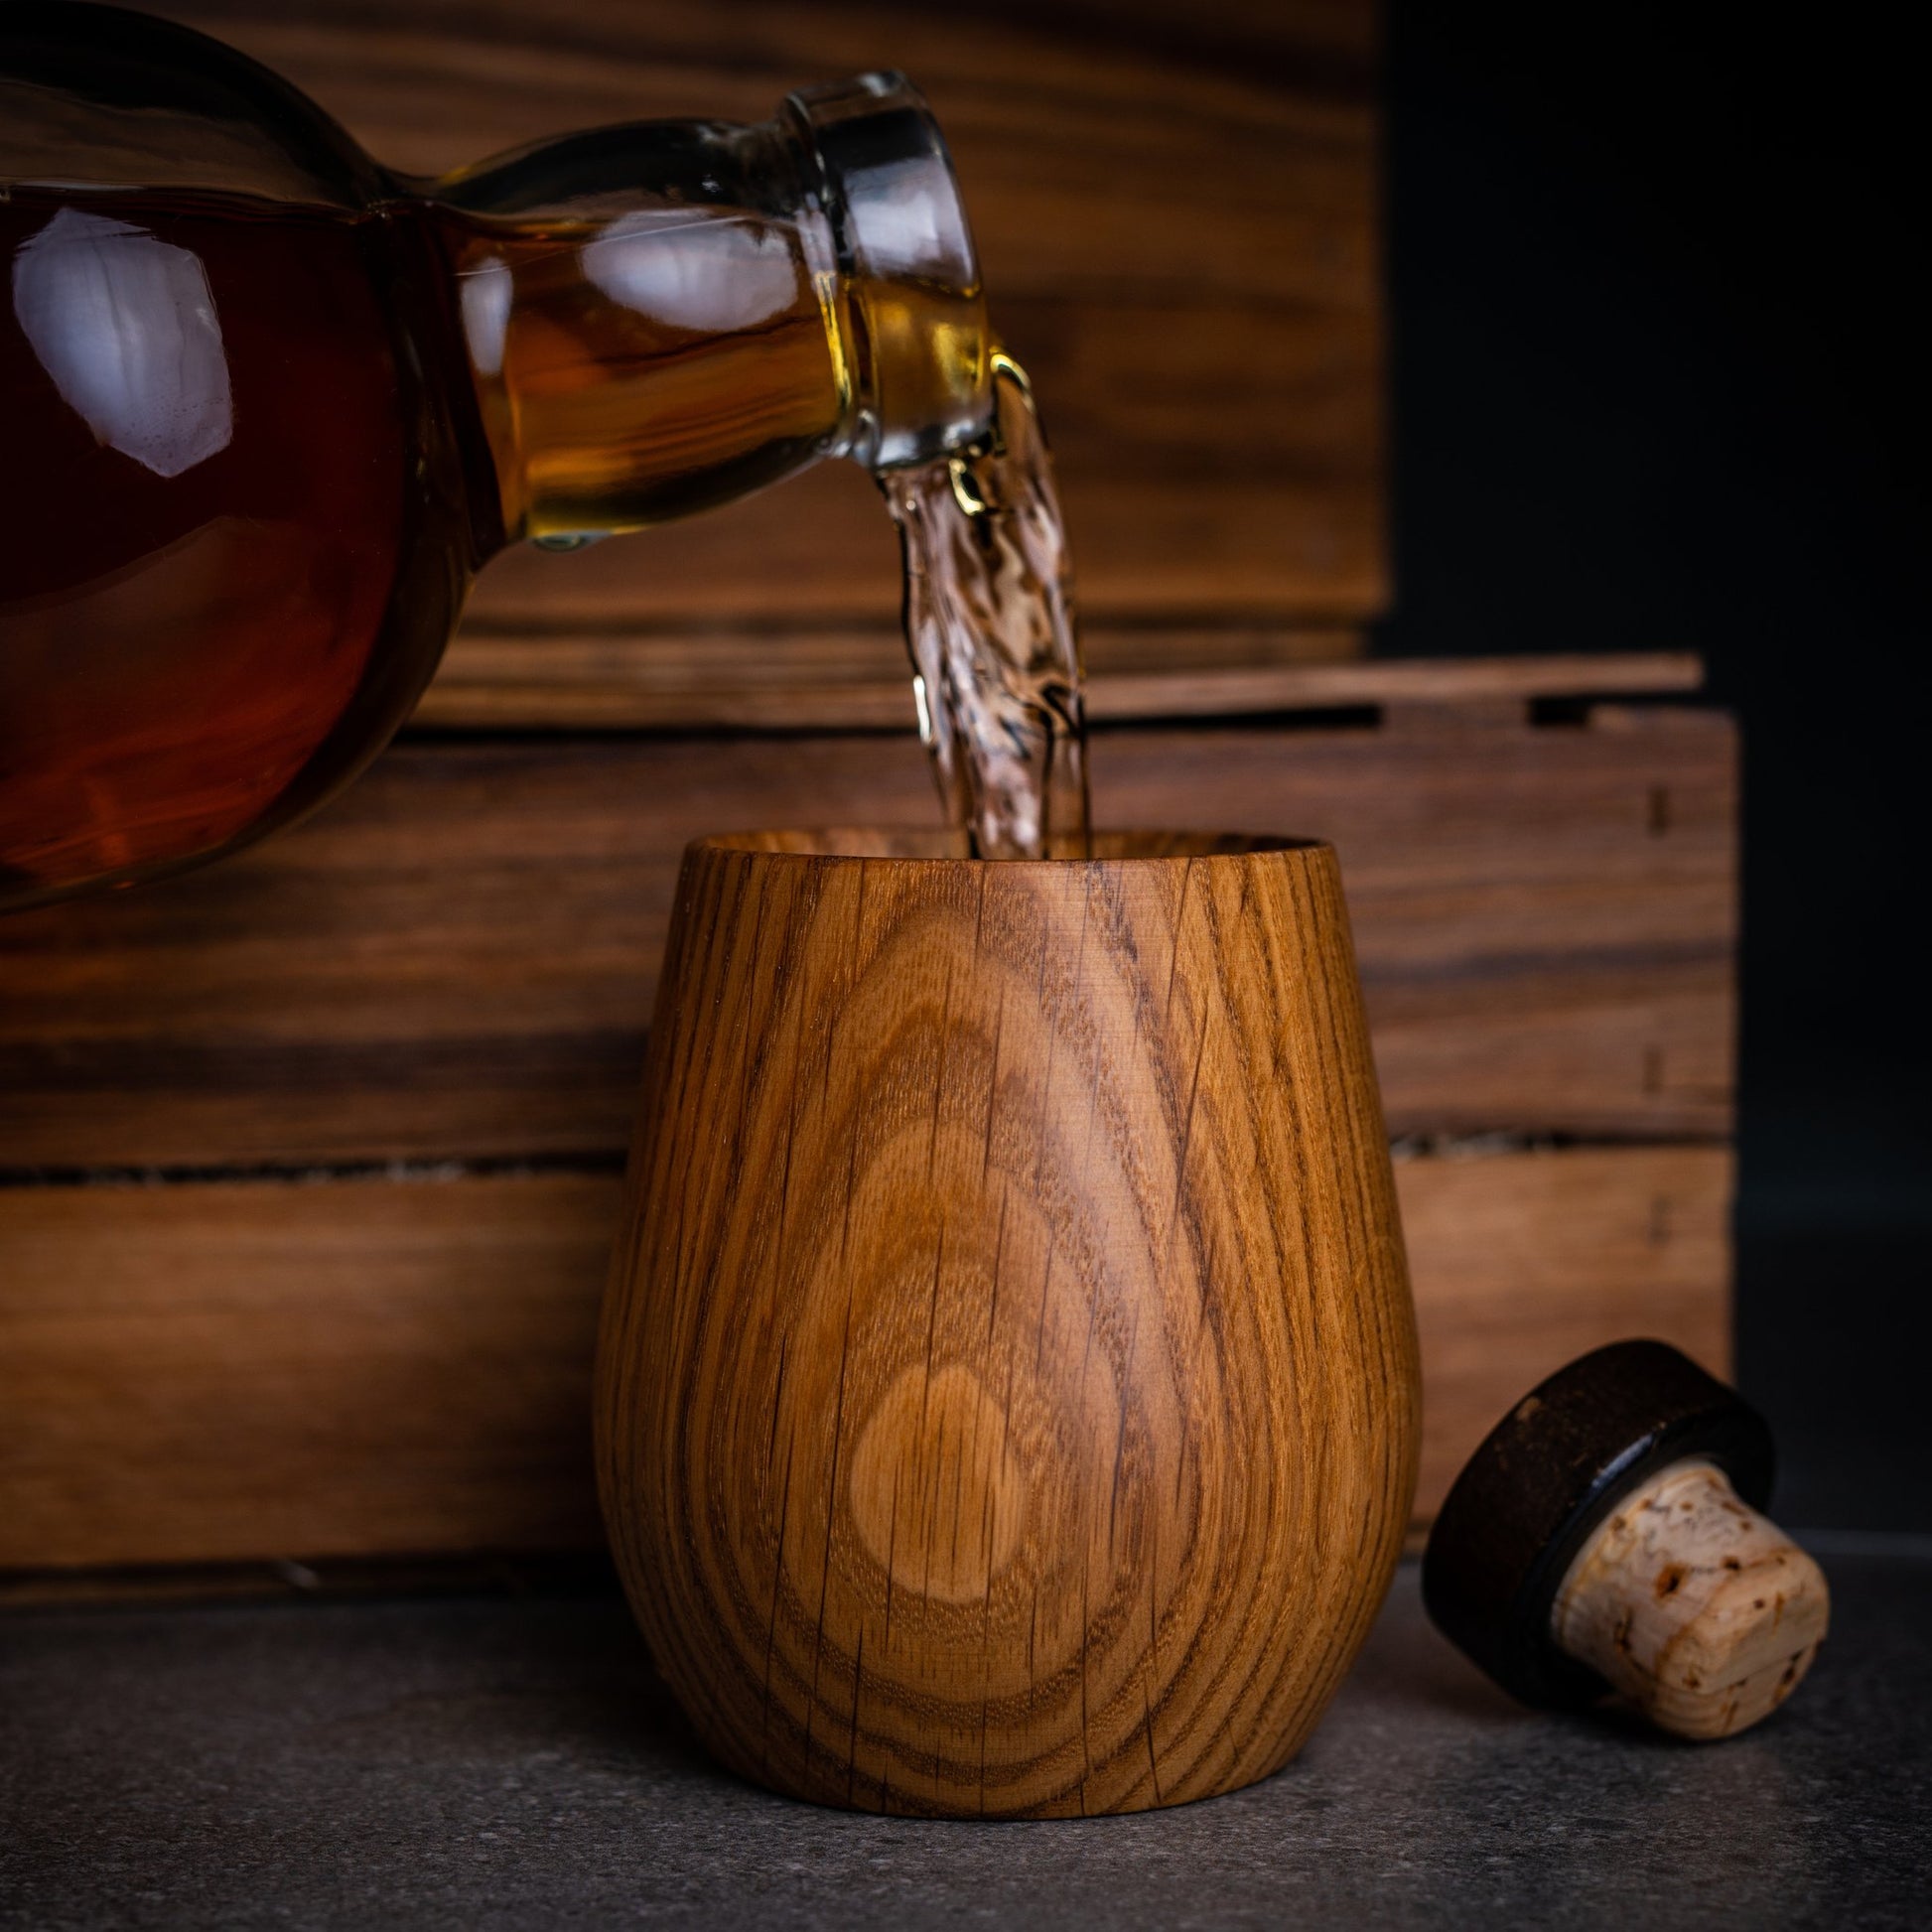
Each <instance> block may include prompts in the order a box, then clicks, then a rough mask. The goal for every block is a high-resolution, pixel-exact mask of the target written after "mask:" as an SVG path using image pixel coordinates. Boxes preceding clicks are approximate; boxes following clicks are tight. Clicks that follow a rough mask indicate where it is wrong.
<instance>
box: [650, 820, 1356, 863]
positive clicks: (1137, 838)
mask: <svg viewBox="0 0 1932 1932" xmlns="http://www.w3.org/2000/svg"><path fill="white" fill-rule="evenodd" d="M1092 848H1093V849H1092V850H1091V851H1090V852H1088V853H1054V854H1052V855H1051V856H1049V857H1047V858H1044V859H977V858H974V857H973V856H972V855H971V854H970V853H969V852H967V850H966V839H965V834H964V833H963V832H957V831H947V830H943V829H934V828H932V827H928V826H899V825H862V826H845V825H829V826H798V827H791V826H784V827H774V828H771V829H768V830H767V829H757V830H752V831H744V832H713V833H709V834H707V835H706V836H704V837H702V838H697V839H693V840H692V841H691V843H690V846H689V847H688V848H687V850H688V851H689V852H691V853H693V854H696V853H700V852H704V853H743V854H748V855H755V856H757V857H759V858H762V859H774V860H779V861H782V862H785V863H788V864H793V865H801V866H809V865H828V864H830V865H858V864H886V865H909V866H923V865H951V866H963V867H973V868H978V867H982V866H1000V867H1034V868H1036V869H1042V870H1055V871H1057V870H1060V869H1063V868H1065V867H1067V866H1110V867H1113V866H1161V865H1172V866H1186V865H1196V864H1200V863H1202V862H1203V861H1208V862H1211V861H1214V860H1245V859H1256V858H1269V857H1280V856H1290V855H1298V854H1312V853H1320V852H1326V851H1328V850H1330V847H1329V842H1328V841H1327V840H1326V839H1311V838H1301V837H1297V836H1294V835H1292V834H1287V833H1274V832H1201V831H1171V832H1150V831H1142V830H1135V829H1129V830H1122V831H1111V830H1110V831H1098V832H1095V833H1094V835H1093V839H1092Z"/></svg>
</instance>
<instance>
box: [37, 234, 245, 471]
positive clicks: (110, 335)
mask: <svg viewBox="0 0 1932 1932" xmlns="http://www.w3.org/2000/svg"><path fill="white" fill-rule="evenodd" d="M13 285H14V314H15V316H16V317H17V318H18V319H19V322H20V328H21V333H22V334H23V335H24V336H25V337H26V338H27V340H28V342H29V343H31V344H32V345H33V347H34V352H35V353H36V354H37V355H38V356H39V357H40V361H41V366H42V368H44V369H45V370H46V371H47V373H48V374H49V375H50V376H52V377H53V379H54V386H55V387H56V388H57V389H58V390H60V392H61V394H62V396H63V397H64V398H65V399H66V401H67V403H68V405H69V407H70V408H71V409H73V410H74V412H75V413H76V414H77V415H79V417H80V418H81V420H82V421H84V422H85V423H86V425H87V427H88V428H89V429H90V430H92V431H93V433H94V436H95V439H96V440H97V441H98V442H101V443H103V444H105V445H106V446H107V447H108V448H109V449H112V450H119V451H120V452H121V454H122V455H123V456H131V457H132V458H133V459H134V460H135V462H136V463H139V464H141V465H143V466H144V467H145V468H147V469H149V470H152V471H153V472H154V474H155V475H156V476H157V477H179V476H180V475H181V474H182V472H183V471H185V470H192V469H193V468H194V467H195V465H196V464H198V463H202V462H205V461H206V460H207V458H208V457H211V456H213V455H214V454H215V453H216V451H218V450H225V449H226V448H227V447H228V444H229V441H230V440H231V439H232V437H233V435H234V395H233V392H232V391H231V389H230V388H229V384H228V358H227V355H226V353H225V351H224V350H223V348H222V345H221V322H220V318H219V317H218V316H217V315H216V314H215V312H214V295H213V292H212V291H211V290H210V289H209V287H208V285H207V272H206V271H205V270H204V269H203V267H202V264H201V261H200V259H199V258H198V257H197V256H195V255H194V254H192V253H190V251H189V250H188V249H186V248H177V247H174V246H173V245H171V244H170V243H168V242H165V241H160V240H157V239H156V238H155V236H153V235H152V234H149V233H147V232H146V231H145V230H143V229H141V228H138V227H135V226H133V225H132V224H131V223H129V222H126V221H116V220H113V219H110V218H109V217H108V216H106V215H101V214H91V213H85V212H83V211H82V210H80V209H79V208H73V207H64V208H62V209H60V210H59V211H58V212H57V213H56V214H55V216H54V218H53V220H51V221H50V222H48V224H47V225H46V226H45V227H44V228H42V229H41V230H40V232H39V233H38V234H35V235H33V236H31V237H29V239H28V240H27V241H26V243H25V244H24V245H23V246H22V248H21V250H20V252H19V254H17V255H16V256H15V257H14V272H13Z"/></svg>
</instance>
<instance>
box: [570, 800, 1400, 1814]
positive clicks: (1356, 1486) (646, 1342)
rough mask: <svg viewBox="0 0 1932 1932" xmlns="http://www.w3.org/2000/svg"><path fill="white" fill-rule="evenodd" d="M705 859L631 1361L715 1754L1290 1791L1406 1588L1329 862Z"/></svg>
mask: <svg viewBox="0 0 1932 1932" xmlns="http://www.w3.org/2000/svg"><path fill="white" fill-rule="evenodd" d="M1095 852H1096V856H1095V857H1094V858H1093V859H1092V860H1091V861H1075V860H1049V861H1045V862H1042V863H1037V864H1033V863H1013V862H1003V863H986V862H982V861H977V860H973V859H968V858H964V857H958V856H954V855H953V851H952V848H951V845H950V843H949V841H948V840H947V839H946V838H945V837H944V836H943V835H936V834H935V835H921V834H917V833H895V832H764V833H752V834H746V835H743V836H738V837H728V838H714V839H704V840H700V841H699V842H698V843H696V844H694V845H693V846H692V847H691V848H690V849H689V851H688V852H687V853H686V855H685V859H684V867H683V871H682V874H681V876H680V879H679V882H678V894H677V903H676V907H675V910H674V913H673V917H672V923H671V932H670V939H669V944H668V949H667V954H666V960H665V967H664V974H663V979H662V982H661V985H660V987H659V990H658V996H657V1010H656V1016H655V1020H654V1024H653V1026H652V1029H651V1036H650V1051H649V1058H648V1063H647V1067H646V1072H645V1087H644V1105H643V1113H642V1118H641V1121H640V1124H639V1129H638V1135H637V1140H636V1144H635V1147H634V1149H633V1154H632V1161H631V1170H630V1181H629V1189H628V1200H627V1206H626V1210H625V1225H624V1229H623V1233H622V1235H621V1239H620V1242H619V1245H618V1250H617V1254H616V1258H615V1262H614V1266H613V1272H612V1276H611V1284H610V1290H609V1293H608V1295H607V1297H606V1302H605V1309H604V1318H603V1329H602V1334H601V1337H600V1343H599V1359H598V1375H597V1400H596V1406H597V1459H598V1474H599V1484H600V1489H601V1493H602V1498H603V1505H604V1515H605V1521H606V1524H607V1526H608V1527H609V1530H610V1534H611V1540H612V1544H613V1546H614V1549H615V1552H616V1555H617V1560H618V1565H619V1568H620V1570H621V1574H622V1577H623V1581H624V1587H625V1589H626V1591H627V1592H628V1594H629V1598H630V1601H631V1604H632V1607H633V1608H634V1610H635V1612H636V1615H637V1619H638V1621H639V1623H640V1624H641V1625H642V1627H643V1630H644V1634H645V1636H646V1637H647V1638H648V1639H649V1641H650V1644H651V1647H652V1649H653V1651H654V1653H655V1655H656V1658H657V1662H658V1665H659V1668H660V1669H661V1670H662V1671H663V1673H664V1675H665V1677H666V1678H667V1679H668V1680H669V1682H670V1684H671V1686H672V1688H673V1690H674V1691H675V1692H676V1693H677V1696H678V1697H679V1699H680V1700H681V1702H682V1703H683V1705H684V1707H685V1709H686V1711H687V1712H688V1713H689V1715H690V1717H691V1720H692V1722H693V1723H694V1724H695V1725H696V1726H697V1728H698V1731H699V1732H700V1734H701V1735H702V1736H703V1738H704V1740H705V1741H706V1743H707V1744H708V1745H709V1746H710V1748H711V1749H712V1750H713V1751H714V1752H715V1753H716V1754H717V1755H718V1756H719V1757H720V1758H721V1759H723V1760H724V1762H725V1763H726V1764H728V1765H730V1766H732V1767H733V1768H734V1769H736V1770H738V1771H740V1772H742V1773H743V1774H744V1775H746V1776H747V1777H750V1778H754V1779H757V1780H759V1782H761V1783H763V1784H766V1785H769V1786H772V1787H774V1788H775V1789H777V1790H779V1791H783V1792H786V1793H789V1794H791V1795H793V1796H796V1797H800V1798H808V1799H815V1800H818V1801H820V1802H822V1803H827V1804H835V1805H849V1806H854V1807H858V1808H862V1809H866V1810H874V1811H892V1812H913V1813H924V1814H930V1815H943V1816H971V1817H1039V1816H1052V1815H1063V1814H1081V1813H1100V1812H1122V1811H1137V1810H1141V1809H1144V1808H1146V1807H1148V1806H1153V1805H1172V1804H1179V1803H1182V1802H1184V1801H1186V1800H1188V1799H1193V1798H1200V1797H1206V1796H1208V1795H1210V1794H1212V1793H1216V1792H1222V1791H1229V1790H1233V1789H1234V1788H1236V1787H1237V1786H1240V1785H1243V1784H1247V1783H1249V1782H1251V1781H1252V1780H1254V1779H1256V1778H1260V1777H1265V1776H1267V1775H1268V1774H1269V1773H1270V1772H1271V1771H1274V1770H1276V1769H1277V1768H1278V1767H1279V1766H1281V1765H1282V1764H1283V1763H1285V1762H1286V1761H1287V1759H1288V1758H1289V1757H1291V1756H1292V1755H1293V1754H1294V1752H1295V1751H1296V1749H1297V1748H1298V1747H1299V1746H1300V1745H1301V1744H1302V1742H1303V1741H1304V1739H1306V1738H1307V1736H1308V1735H1309V1733H1310V1731H1311V1730H1312V1728H1313V1727H1314V1725H1315V1723H1316V1721H1317V1720H1318V1718H1319V1717H1320V1715H1321V1712H1322V1709H1323V1707H1324V1706H1325V1705H1326V1704H1327V1702H1328V1699H1329V1697H1330V1696H1331V1694H1332V1693H1333V1691H1334V1689H1335V1687H1336V1685H1337V1684H1338V1683H1339V1682H1340V1680H1341V1677H1342V1675H1343V1673H1344V1672H1345V1671H1346V1669H1347V1667H1348V1665H1349V1663H1350V1662H1351V1661H1352V1659H1353V1657H1354V1655H1355V1652H1356V1650H1357V1648H1358V1647H1359V1645H1360V1643H1361V1641H1362V1638H1363V1636H1364V1635H1365V1634H1366V1632H1367V1629H1368V1625H1369V1622H1370V1620H1371V1618H1372V1617H1373V1616H1374V1614H1375V1611H1376V1608H1377V1606H1378V1605H1379V1604H1380V1603H1381V1600H1382V1597H1383V1594H1384V1592H1385V1590H1386V1589H1387V1587H1388V1584H1389V1579H1390V1576H1391V1574H1392V1572H1393V1570H1394V1567H1395V1563H1396V1559H1397V1556H1398V1554H1399V1552H1400V1549H1401V1544H1402V1538H1403V1534H1404V1530H1405V1527H1406V1524H1407V1520H1408V1515H1409V1507H1410V1502H1411V1499H1412V1495H1413V1491H1414V1485H1415V1468H1416V1449H1417V1435H1418V1407H1419V1394H1418V1379H1417V1367H1416V1341H1415V1328H1414V1317H1413V1313H1412V1311H1411V1306H1410V1300H1409V1286H1408V1278H1407V1273H1406V1269H1405V1264H1404V1260H1403V1249H1402V1233H1401V1227H1400V1224H1399V1222H1398V1219H1397V1213H1396V1203H1395V1195H1394V1186H1393V1179H1392V1175H1391V1173H1390V1169H1389V1155H1388V1145H1387V1141H1386V1138H1385V1136H1384V1133H1383V1126H1382V1114H1381V1104H1380V1100H1379V1097H1378V1095H1377V1092H1376V1085H1375V1073H1374V1067H1373V1064H1372V1062H1371V1060H1370V1057H1369V1044H1368V1035H1367V1030H1366V1027H1365V1025H1364V1022H1363V1017H1362V1008H1361V998H1360V993H1359V989H1358V987H1357V983H1356V977H1355V968H1354V959H1353V953H1352V949H1351V946H1350V941H1349V933H1348V921H1347V914H1346V912H1345V910H1344V908H1343V904H1342V896H1341V882H1340V875H1339V873H1338V871H1337V868H1336V865H1335V859H1334V854H1333V852H1332V851H1331V850H1330V849H1329V848H1328V847H1327V846H1325V845H1322V844H1318V843H1315V842H1313V841H1307V840H1291V839H1252V838H1235V837H1220V836H1213V835H1163V836H1143V835H1136V834H1125V835H1114V836H1102V837H1099V838H1097V839H1096V841H1095Z"/></svg>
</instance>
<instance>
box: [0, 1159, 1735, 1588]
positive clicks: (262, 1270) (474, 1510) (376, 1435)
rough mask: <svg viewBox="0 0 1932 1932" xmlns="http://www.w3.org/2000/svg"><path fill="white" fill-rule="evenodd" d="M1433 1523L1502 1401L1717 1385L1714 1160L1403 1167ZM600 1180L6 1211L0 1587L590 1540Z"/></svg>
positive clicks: (333, 1188)
mask: <svg viewBox="0 0 1932 1932" xmlns="http://www.w3.org/2000/svg"><path fill="white" fill-rule="evenodd" d="M1397 1178H1398V1182H1399V1187H1400V1193H1401V1198H1402V1209H1403V1216H1404V1220H1405V1222H1406V1224H1407V1227H1408V1239H1409V1247H1410V1254H1411V1261H1412V1268H1413V1273H1414V1276H1415V1283H1416V1293H1417V1300H1418V1305H1419V1309H1420V1319H1421V1324H1422V1333H1423V1342H1424V1350H1423V1355H1424V1380H1425V1437H1424V1477H1423V1488H1422V1498H1421V1502H1420V1505H1419V1507H1420V1508H1421V1509H1422V1510H1423V1511H1424V1512H1425V1513H1427V1512H1428V1511H1429V1510H1432V1509H1433V1508H1434V1507H1435V1504H1436V1502H1437V1501H1438V1500H1440V1497H1441V1495H1442V1492H1443V1489H1444V1487H1445V1485H1446V1483H1447V1481H1448V1479H1449V1474H1450V1473H1451V1471H1452V1469H1453V1468H1454V1467H1455V1466H1456V1465H1457V1464H1458V1463H1459V1461H1460V1459H1461V1457H1462V1456H1463V1455H1464V1454H1465V1453H1466V1452H1467V1450H1468V1449H1470V1448H1472V1447H1473V1445H1474V1443H1475V1442H1476V1441H1477V1440H1479V1438H1480V1436H1481V1435H1482V1433H1483V1431H1484V1430H1485V1429H1487V1428H1488V1426H1489V1424H1490V1423H1492V1422H1493V1421H1494V1420H1495V1419H1496V1418H1497V1417H1498V1416H1499V1415H1501V1413H1502V1412H1503V1410H1504V1409H1505V1408H1506V1407H1507V1406H1508V1404H1509V1403H1510V1402H1511V1401H1513V1400H1514V1399H1515V1398H1516V1397H1517V1396H1518V1395H1520V1394H1521V1393H1522V1392H1523V1390H1524V1389H1526V1388H1527V1387H1528V1386H1529V1385H1530V1384H1531V1383H1532V1382H1534V1381H1536V1380H1537V1379H1539V1378H1540V1377H1541V1376H1542V1375H1544V1374H1546V1373H1547V1372H1548V1371H1549V1370H1551V1369H1553V1368H1555V1367H1557V1366H1559V1365H1560V1364H1561V1362H1562V1361H1564V1360H1566V1359H1567V1358H1568V1357H1569V1356H1571V1355H1573V1354H1576V1353H1578V1352H1579V1351H1581V1350H1582V1349H1584V1348H1587V1347H1589V1346H1592V1345H1594V1344H1595V1343H1597V1342H1599V1341H1604V1340H1609V1339H1612V1338H1614V1337H1616V1336H1619V1335H1624V1334H1632V1333H1648V1334H1657V1335H1661V1336H1663V1337H1665V1338H1666V1339H1669V1340H1673V1341H1675V1342H1677V1343H1678V1344H1679V1345H1680V1346H1682V1347H1685V1348H1687V1349H1689V1350H1690V1351H1691V1352H1692V1353H1693V1354H1695V1355H1696V1356H1698V1357H1699V1359H1701V1360H1702V1361H1704V1362H1706V1363H1707V1364H1708V1365H1709V1366H1711V1367H1712V1368H1714V1369H1717V1370H1720V1371H1722V1370H1724V1369H1725V1367H1726V1365H1727V1362H1728V1345H1727V1305H1726V1299H1725V1283H1726V1279H1727V1256H1726V1234H1725V1226H1726V1203H1727V1199H1728V1189H1729V1181H1730V1163H1729V1157H1728V1155H1727V1154H1725V1152H1724V1151H1722V1150H1719V1149H1706V1148H1690V1149H1686V1148H1632V1149H1618V1150H1599V1151H1590V1152H1573V1153H1564V1154H1549V1155H1535V1154H1529V1155H1511V1156H1500V1157H1494V1158H1489V1159H1483V1160H1464V1161H1451V1160H1422V1161H1410V1162H1405V1163H1402V1164H1401V1165H1399V1167H1398V1170H1397ZM619 1186H620V1183H619V1181H618V1180H617V1179H616V1178H615V1177H614V1176H585V1175H577V1174H542V1175H494V1176H476V1175H471V1176H463V1177H456V1178H447V1179H436V1178H414V1179H411V1180H408V1181H404V1182H400V1183H399V1182H396V1181H393V1180H387V1179H378V1178H363V1179H353V1180H334V1181H325V1182H318V1183H312V1184H307V1185H304V1184H301V1183H291V1182H286V1181H282V1182H261V1183H233V1182H230V1183H221V1184H206V1185H191V1186H130V1185H95V1186H83V1187H55V1188H26V1189H11V1190H7V1191H5V1192H0V1252H4V1253H5V1254H6V1256H7V1258H8V1264H7V1267H6V1268H5V1270H4V1271H0V1414H4V1415H5V1416H6V1417H7V1419H8V1421H7V1427H6V1429H5V1430H4V1431H0V1569H42V1568H55V1567H63V1566H85V1565H122V1564H178V1563H199V1562H209V1563H216V1562H231V1561H240V1560H245V1559H249V1558H275V1557H291V1558H308V1557H315V1558H324V1557H331V1556H385V1555H386V1556H405V1555H406V1556H426V1555H435V1554H438V1553H456V1552H468V1551H476V1550H491V1551H511V1552H522V1551H547V1550H568V1549H578V1548H583V1547H586V1546H589V1545H591V1544H593V1543H594V1542H595V1541H596V1538H597V1525H596V1512H595V1507H594V1503H593V1500H592V1489H591V1480H590V1456H589V1440H588V1438H589V1408H590V1387H589V1377H590V1359H591V1349H592V1344H593V1328H594V1316H595V1305H596V1302H597V1299H598V1295H599V1292H600V1289H601V1286H602V1281H603V1272H604V1265H605V1255H606V1251H607V1248H608V1246H609V1243H610V1239H611V1236H612V1233H613V1231H614V1229H615V1226H616V1218H617V1211H618V1193H619Z"/></svg>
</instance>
